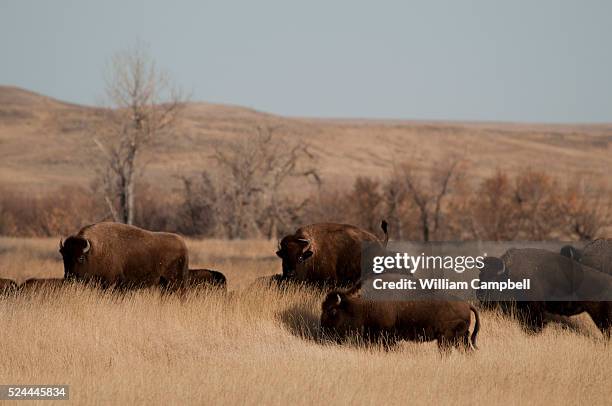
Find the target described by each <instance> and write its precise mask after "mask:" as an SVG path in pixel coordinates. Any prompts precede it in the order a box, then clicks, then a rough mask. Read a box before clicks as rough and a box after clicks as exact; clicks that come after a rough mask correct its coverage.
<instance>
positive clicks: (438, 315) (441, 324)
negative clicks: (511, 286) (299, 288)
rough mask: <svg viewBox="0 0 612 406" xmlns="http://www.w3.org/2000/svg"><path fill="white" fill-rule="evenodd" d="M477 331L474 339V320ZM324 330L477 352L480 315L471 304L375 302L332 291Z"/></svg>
mask: <svg viewBox="0 0 612 406" xmlns="http://www.w3.org/2000/svg"><path fill="white" fill-rule="evenodd" d="M471 313H474V318H475V323H474V329H473V332H472V334H471V337H470V331H469V327H470V317H471ZM321 329H322V330H323V331H333V332H335V333H336V334H337V335H339V336H346V335H347V334H350V333H360V334H362V335H363V337H364V338H366V339H367V340H378V339H384V340H387V342H391V343H393V342H395V341H398V340H411V341H415V340H419V341H432V340H437V343H438V347H439V348H440V349H448V348H451V347H457V348H464V349H477V348H478V347H477V345H476V339H477V337H478V332H479V331H480V314H479V313H478V310H477V309H476V308H475V307H474V306H472V305H471V304H469V303H467V302H460V301H448V300H437V299H436V298H435V297H434V296H431V297H430V298H429V299H428V300H417V301H372V300H365V299H363V298H362V297H359V296H358V295H355V292H354V290H352V291H349V292H342V291H338V290H336V291H332V292H330V293H328V294H327V296H326V298H325V300H324V301H323V304H322V314H321Z"/></svg>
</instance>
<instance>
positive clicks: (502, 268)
mask: <svg viewBox="0 0 612 406" xmlns="http://www.w3.org/2000/svg"><path fill="white" fill-rule="evenodd" d="M483 262H484V266H483V267H482V268H481V269H480V274H479V275H478V278H479V279H480V280H481V281H483V282H494V281H499V280H502V279H505V278H508V268H507V267H506V263H505V262H504V261H503V260H502V259H501V258H497V257H485V258H484V260H483ZM476 297H477V298H478V300H480V301H481V302H483V303H484V302H489V301H495V300H497V299H499V298H497V297H493V296H491V294H490V293H489V292H488V291H487V290H484V289H479V290H477V291H476Z"/></svg>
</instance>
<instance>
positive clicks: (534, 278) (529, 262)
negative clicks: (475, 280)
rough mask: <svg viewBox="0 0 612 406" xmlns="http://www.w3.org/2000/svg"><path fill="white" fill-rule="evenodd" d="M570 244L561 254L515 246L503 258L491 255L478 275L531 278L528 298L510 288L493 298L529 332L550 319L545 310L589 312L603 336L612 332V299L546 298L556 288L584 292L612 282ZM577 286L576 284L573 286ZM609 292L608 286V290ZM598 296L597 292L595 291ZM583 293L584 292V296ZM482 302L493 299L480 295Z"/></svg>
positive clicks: (485, 278) (569, 313)
mask: <svg viewBox="0 0 612 406" xmlns="http://www.w3.org/2000/svg"><path fill="white" fill-rule="evenodd" d="M573 257H575V255H574V253H573V252H571V251H570V248H566V247H564V248H563V249H562V250H561V253H560V254H557V253H555V252H550V251H546V250H542V249H534V248H523V249H516V248H512V249H509V250H508V251H506V253H505V254H504V255H502V257H501V258H494V257H489V258H488V259H487V261H486V262H485V267H484V268H483V269H482V270H481V271H480V276H479V278H480V279H481V280H483V281H495V280H505V279H510V280H513V281H520V280H522V279H524V278H530V279H531V283H532V287H531V291H530V292H529V294H528V297H527V298H522V297H521V296H520V295H518V294H516V293H512V292H510V291H509V293H508V294H506V295H503V297H496V298H493V300H497V301H493V302H492V303H494V304H497V305H498V306H499V307H500V308H501V310H503V311H505V312H513V311H514V312H515V314H516V316H517V318H518V320H519V321H520V322H521V324H522V326H523V327H524V328H525V329H526V330H527V331H529V332H532V333H537V332H539V331H541V330H542V329H543V328H544V326H545V325H546V322H547V317H546V314H547V313H550V314H553V315H558V316H574V315H577V314H580V313H583V312H586V313H588V314H589V316H591V318H592V319H593V321H594V322H595V324H596V325H597V327H598V328H599V330H600V331H601V332H602V334H603V335H604V337H607V338H610V337H611V336H612V302H611V301H607V300H597V301H595V300H592V301H584V300H583V301H579V300H576V301H544V300H539V299H546V298H548V297H551V296H553V294H554V293H555V292H557V291H559V292H572V291H575V292H576V293H577V294H584V293H585V291H586V293H587V294H586V297H589V295H588V290H589V289H595V291H596V290H597V289H603V290H604V291H605V290H606V288H609V287H611V286H612V279H611V278H610V277H609V276H608V274H605V273H603V272H599V271H598V270H597V269H593V268H591V267H588V266H586V265H583V264H582V263H581V262H580V263H579V262H576V261H575V260H573V259H572V258H573ZM574 286H576V288H575V287H574ZM608 292H609V290H608ZM595 296H596V295H595ZM583 297H584V296H583ZM603 298H604V299H605V298H606V295H603ZM479 299H480V300H481V301H482V302H483V303H487V302H489V301H490V300H491V299H490V298H487V297H485V296H479Z"/></svg>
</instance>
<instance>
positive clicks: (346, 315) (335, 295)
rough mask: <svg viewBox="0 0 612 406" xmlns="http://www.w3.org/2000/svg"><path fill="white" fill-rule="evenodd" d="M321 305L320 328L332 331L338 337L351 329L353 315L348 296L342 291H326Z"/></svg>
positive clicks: (327, 331) (324, 330)
mask: <svg viewBox="0 0 612 406" xmlns="http://www.w3.org/2000/svg"><path fill="white" fill-rule="evenodd" d="M321 307H322V313H321V330H322V331H323V332H324V333H326V334H330V333H333V334H337V335H338V336H337V337H340V336H343V335H346V334H347V333H348V332H349V331H350V330H352V329H353V320H354V317H353V314H352V313H353V312H352V310H351V303H350V298H349V297H348V296H347V295H346V294H345V293H344V292H339V291H333V292H330V293H328V294H327V296H326V297H325V300H324V301H323V305H322V306H321Z"/></svg>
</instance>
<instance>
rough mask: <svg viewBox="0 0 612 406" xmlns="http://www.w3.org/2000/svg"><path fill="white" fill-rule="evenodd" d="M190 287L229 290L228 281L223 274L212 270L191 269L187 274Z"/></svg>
mask: <svg viewBox="0 0 612 406" xmlns="http://www.w3.org/2000/svg"><path fill="white" fill-rule="evenodd" d="M187 284H188V286H211V287H217V288H219V289H223V290H226V289H227V279H226V278H225V275H223V274H222V273H221V272H217V271H213V270H210V269H190V270H189V273H188V274H187Z"/></svg>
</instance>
